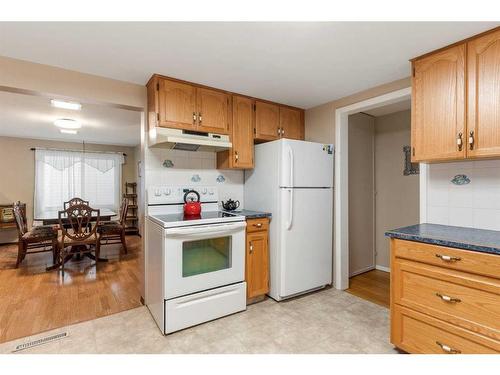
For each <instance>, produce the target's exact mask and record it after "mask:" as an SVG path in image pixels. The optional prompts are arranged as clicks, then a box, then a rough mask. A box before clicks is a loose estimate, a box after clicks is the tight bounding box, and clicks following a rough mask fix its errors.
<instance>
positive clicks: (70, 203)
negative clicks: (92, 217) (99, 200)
mask: <svg viewBox="0 0 500 375" xmlns="http://www.w3.org/2000/svg"><path fill="white" fill-rule="evenodd" d="M77 204H86V205H87V206H88V205H89V201H84V200H83V199H82V198H78V197H75V198H71V199H70V200H69V201H67V202H64V209H65V210H67V209H68V208H69V207H71V206H75V205H77Z"/></svg>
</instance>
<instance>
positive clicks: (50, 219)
mask: <svg viewBox="0 0 500 375" xmlns="http://www.w3.org/2000/svg"><path fill="white" fill-rule="evenodd" d="M61 211H62V210H61ZM99 211H100V213H99V221H100V222H102V221H110V220H111V218H112V217H114V216H116V215H117V213H116V212H114V211H112V210H110V209H107V208H101V209H99ZM62 219H63V220H64V215H62ZM33 220H34V221H38V222H42V224H43V225H56V224H59V211H58V210H46V211H42V212H41V213H38V214H36V215H35V217H34V219H33ZM96 220H97V213H94V212H93V213H92V218H91V221H94V222H95V221H96ZM65 223H66V220H64V221H63V224H65ZM79 246H85V245H76V246H72V249H71V253H70V255H69V256H68V257H67V258H66V259H64V260H63V261H64V263H66V262H67V261H69V260H71V259H75V260H77V261H78V260H81V259H82V258H81V255H80V251H81V249H79ZM84 255H85V256H87V257H88V258H90V259H92V260H95V261H98V262H107V261H108V260H107V259H105V258H99V259H96V258H95V256H93V255H92V254H90V253H86V254H84ZM75 256H76V257H75ZM60 266H61V263H60V262H57V263H56V264H54V265H52V266H49V267H47V268H46V270H47V271H51V270H54V269H56V268H59V267H60Z"/></svg>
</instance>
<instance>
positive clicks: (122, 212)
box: [120, 198, 128, 225]
mask: <svg viewBox="0 0 500 375" xmlns="http://www.w3.org/2000/svg"><path fill="white" fill-rule="evenodd" d="M127 211H128V198H123V199H122V206H121V207H120V224H121V225H125V219H126V218H127Z"/></svg>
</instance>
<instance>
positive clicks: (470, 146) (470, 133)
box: [469, 130, 474, 150]
mask: <svg viewBox="0 0 500 375" xmlns="http://www.w3.org/2000/svg"><path fill="white" fill-rule="evenodd" d="M469 148H470V149H471V150H473V149H474V130H471V131H470V132H469Z"/></svg>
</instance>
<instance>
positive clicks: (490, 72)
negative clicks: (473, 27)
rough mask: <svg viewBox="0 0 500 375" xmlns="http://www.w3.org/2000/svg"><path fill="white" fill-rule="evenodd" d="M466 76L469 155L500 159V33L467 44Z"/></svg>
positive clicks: (499, 31) (496, 32)
mask: <svg viewBox="0 0 500 375" xmlns="http://www.w3.org/2000/svg"><path fill="white" fill-rule="evenodd" d="M467 73H468V75H467V93H468V102H467V104H468V108H467V113H468V115H467V145H466V146H467V156H469V157H493V156H500V30H497V31H495V32H492V33H489V34H486V35H484V36H482V37H479V38H477V39H474V40H472V41H470V42H469V43H467ZM469 137H470V140H471V141H472V144H470V143H469Z"/></svg>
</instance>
